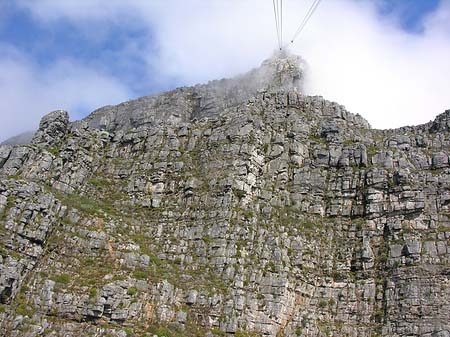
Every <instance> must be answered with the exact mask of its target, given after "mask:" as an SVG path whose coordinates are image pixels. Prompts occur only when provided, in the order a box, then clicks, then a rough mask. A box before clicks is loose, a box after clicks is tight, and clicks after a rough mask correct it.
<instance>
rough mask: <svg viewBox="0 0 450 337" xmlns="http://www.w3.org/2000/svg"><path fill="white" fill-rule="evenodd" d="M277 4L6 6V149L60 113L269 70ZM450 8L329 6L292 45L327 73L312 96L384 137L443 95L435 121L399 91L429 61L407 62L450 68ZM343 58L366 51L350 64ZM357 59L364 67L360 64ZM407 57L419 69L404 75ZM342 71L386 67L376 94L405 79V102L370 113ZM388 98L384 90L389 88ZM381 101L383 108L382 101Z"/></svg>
mask: <svg viewBox="0 0 450 337" xmlns="http://www.w3.org/2000/svg"><path fill="white" fill-rule="evenodd" d="M266 2H267V4H265V3H264V4H263V5H261V4H262V2H261V0H241V1H238V0H228V1H225V0H216V1H209V2H205V1H204V0H203V1H202V0H190V1H186V0H164V1H162V0H153V1H144V0H142V1H140V0H131V1H128V2H126V3H125V2H123V1H120V0H109V1H108V0H78V1H76V0H65V1H59V0H38V1H32V0H15V1H13V0H0V89H3V90H0V101H3V103H0V116H1V118H2V120H3V123H1V124H2V126H0V140H3V139H5V138H7V137H9V136H12V135H14V134H15V133H17V132H21V131H25V130H29V129H30V128H34V127H36V125H37V123H38V121H39V118H40V117H41V116H42V115H43V114H45V113H46V112H48V111H50V110H54V109H58V108H64V109H67V110H68V111H69V113H70V115H71V118H72V119H79V118H82V117H84V116H85V115H86V114H88V113H89V112H91V111H92V110H94V109H95V108H98V107H100V106H103V105H106V104H116V103H119V102H121V101H123V100H127V99H131V98H136V97H139V96H142V95H148V94H151V93H155V92H159V91H163V90H168V89H171V88H174V87H177V86H180V85H191V84H195V83H197V82H204V81H207V80H210V79H215V78H220V77H226V76H231V75H234V74H237V73H239V72H243V71H247V70H249V69H250V68H251V67H255V66H258V64H259V63H260V62H261V61H262V60H263V59H265V58H267V57H268V56H270V54H271V52H272V50H273V48H274V47H275V38H274V29H273V22H272V21H271V20H272V16H271V15H272V13H271V12H270V9H271V1H269V0H267V1H266ZM303 3H308V2H307V1H303V2H301V3H300V2H299V1H296V0H286V1H285V8H286V9H285V10H286V13H287V14H286V20H285V22H286V26H285V30H286V31H289V30H291V31H294V30H295V27H296V24H297V23H298V22H299V21H300V19H301V17H302V15H303V13H304V12H305V10H306V7H305V6H306V5H304V4H303ZM449 8H450V5H449V1H447V0H441V1H439V0H426V1H425V0H390V1H388V0H376V1H369V0H326V1H323V2H322V5H321V7H319V10H318V11H317V14H315V18H314V19H313V20H311V23H309V26H308V29H306V30H305V33H304V36H302V38H301V39H300V41H299V42H298V45H296V46H293V47H292V49H293V52H296V53H299V54H301V55H303V56H305V58H306V59H307V61H308V62H309V63H310V65H311V73H313V74H317V76H316V78H314V76H315V75H313V76H312V77H313V81H312V84H311V88H310V91H311V92H310V93H311V94H314V93H317V94H322V95H324V96H325V97H326V98H330V99H332V100H337V101H338V102H339V103H342V104H344V105H347V107H349V109H350V110H351V111H352V112H354V113H360V114H362V115H363V116H365V117H366V118H367V119H368V120H369V122H373V119H375V122H373V124H375V125H374V126H376V127H391V125H392V126H400V125H402V123H403V124H408V123H411V124H416V123H418V122H426V121H427V120H429V119H431V118H432V117H433V116H435V115H437V114H438V113H440V112H442V111H441V110H442V109H443V108H444V106H445V104H447V103H450V102H448V101H447V100H446V99H445V98H444V97H442V98H441V97H440V96H439V99H438V101H439V104H440V105H436V107H431V108H435V109H436V111H434V110H433V111H431V112H429V111H426V112H425V111H423V112H422V115H421V112H420V111H418V112H416V118H415V119H412V120H411V122H409V121H408V119H407V118H404V117H405V115H408V113H405V111H406V112H407V111H409V110H408V109H409V108H408V107H409V105H408V104H406V103H405V104H404V105H402V104H401V102H400V103H399V102H397V101H395V100H396V98H397V99H404V100H408V99H409V100H411V98H410V97H409V98H408V95H409V94H410V93H409V94H408V93H406V92H405V93H404V94H402V93H399V91H400V90H399V88H401V87H402V86H403V82H402V79H403V81H405V82H410V79H408V78H406V77H407V76H408V69H410V70H412V69H413V68H414V69H416V68H418V67H421V65H420V64H421V63H420V62H421V60H420V59H419V58H418V57H417V59H413V60H410V57H409V56H408V55H411V53H413V52H414V55H416V54H420V53H422V52H423V51H424V50H429V48H431V49H432V53H431V54H433V55H431V54H430V53H426V55H424V56H423V58H424V60H423V62H433V65H434V66H436V67H438V66H439V63H438V62H443V61H442V59H441V58H440V57H438V56H437V54H439V53H440V54H442V53H443V52H444V56H445V55H446V54H445V53H446V52H447V49H445V50H442V48H444V46H443V44H445V42H448V41H449V40H447V38H448V37H449V36H450V30H449V29H448V26H447V24H446V23H445V22H447V21H448V20H446V18H447V15H448V14H449V13H448V12H449ZM322 19H323V20H322ZM323 22H327V23H328V25H329V27H327V26H326V25H324V24H322V23H323ZM333 24H334V26H333ZM355 27H357V28H356V29H355ZM363 33H364V36H362V34H363ZM333 34H336V35H335V36H334V35H333ZM360 35H361V36H360ZM331 39H332V40H331ZM336 40H339V45H338V44H337V43H335V41H336ZM330 41H331V42H330ZM322 42H323V43H322ZM322 45H323V46H322ZM324 48H326V49H327V50H325V49H324ZM333 48H336V50H334V49H333ZM425 48H428V49H425ZM330 49H331V52H332V54H334V55H336V59H333V60H332V61H330V60H329V59H326V58H324V56H323V55H324V54H327V53H329V52H330ZM343 49H347V50H349V51H350V50H356V51H358V52H356V53H355V52H353V51H352V52H351V53H350V52H349V53H348V54H345V53H343V52H342V50H343ZM434 51H435V52H434ZM355 54H356V55H355ZM435 54H436V55H435ZM352 55H355V56H352ZM380 55H381V56H382V58H383V61H380V58H381V57H380ZM352 57H357V58H358V59H357V61H356V64H357V66H355V61H354V60H352V59H351V58H352ZM407 59H408V60H409V62H411V64H410V65H409V67H405V68H403V67H404V65H403V64H404V63H405V62H406V61H407ZM343 60H346V61H343ZM334 62H336V63H334ZM380 62H381V63H380ZM359 63H360V65H359ZM387 64H388V65H387ZM443 66H444V67H445V65H444V64H443ZM343 67H344V68H346V67H347V68H348V69H346V72H345V74H346V75H345V76H347V77H348V83H356V82H357V81H361V78H359V77H358V73H359V72H360V69H359V68H357V67H361V68H363V67H366V69H369V68H372V67H374V68H377V67H381V69H382V70H381V71H380V73H381V75H383V74H384V76H385V77H384V78H377V77H376V76H377V74H373V73H372V72H370V73H368V76H367V77H368V79H367V88H366V91H374V88H373V87H372V85H373V84H370V83H374V82H375V83H386V76H387V77H389V78H390V77H391V76H393V75H392V74H396V73H397V72H398V75H396V77H395V79H394V80H393V81H392V83H394V84H393V85H395V87H393V88H394V89H393V90H391V91H394V92H395V94H396V95H391V94H390V92H387V93H386V94H385V101H386V103H385V106H383V105H382V104H381V105H379V106H377V107H376V109H377V110H374V111H363V110H365V108H366V105H367V104H366V105H364V102H368V101H370V100H371V98H372V97H371V96H370V95H369V96H367V94H365V93H361V92H359V91H357V90H356V89H355V90H353V91H352V90H351V89H352V88H351V85H349V86H344V87H348V88H347V89H345V90H344V89H343V85H342V82H340V83H338V81H337V80H336V79H338V78H342V73H339V71H338V70H337V68H343ZM315 69H316V71H314V70H315ZM325 70H326V71H327V73H325ZM341 71H342V70H341ZM368 71H369V70H368ZM430 72H431V73H432V72H433V71H432V70H431V71H430ZM381 75H380V76H381ZM373 76H375V77H374V78H373V79H372V77H373ZM436 76H438V75H435V74H434V73H433V74H432V75H430V74H429V73H424V74H423V76H422V77H423V78H424V79H426V81H427V82H430V83H432V82H433V81H434V80H436ZM428 77H429V78H428ZM330 78H331V80H330ZM441 81H444V80H443V79H440V78H439V79H438V81H437V82H438V83H441ZM369 82H370V83H369ZM435 82H436V81H435ZM444 84H446V83H445V82H444ZM424 85H425V84H424ZM359 87H360V85H359ZM429 87H430V84H428V83H427V84H426V88H429ZM377 88H378V89H379V90H381V85H378V87H377ZM423 91H424V90H423V88H422V89H421V92H423ZM433 91H434V90H433ZM358 95H359V96H364V97H362V98H361V99H364V102H358V101H357V100H355V99H354V97H353V96H358ZM433 95H434V93H433ZM391 96H392V97H391ZM441 96H442V95H441ZM373 99H375V96H373ZM421 99H422V100H423V98H421ZM430 99H434V96H430ZM377 100H381V98H380V97H379V95H378V97H377ZM415 105H416V104H414V103H413V104H411V106H415ZM393 106H394V107H395V109H397V110H396V111H397V113H398V115H401V114H403V117H401V118H400V117H399V118H397V120H395V121H393V122H392V124H389V125H388V124H386V125H383V123H381V122H380V123H378V121H377V118H378V117H377V116H378V115H379V114H380V111H384V110H386V111H387V112H386V113H388V112H389V109H393ZM447 108H450V104H449V105H448V107H447ZM402 109H405V111H401V110H402ZM389 113H390V115H391V116H392V113H391V112H389ZM421 116H423V118H421ZM379 120H380V121H384V120H385V118H383V117H380V118H379Z"/></svg>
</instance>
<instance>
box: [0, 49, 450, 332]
mask: <svg viewBox="0 0 450 337" xmlns="http://www.w3.org/2000/svg"><path fill="white" fill-rule="evenodd" d="M299 61H300V60H299V59H297V58H295V57H292V56H289V57H287V56H281V57H277V58H273V59H271V60H268V61H266V62H265V63H264V64H263V66H262V68H260V69H256V70H253V71H252V72H250V73H248V74H246V75H243V76H241V77H238V78H236V79H231V80H222V81H214V82H211V83H209V84H207V85H201V86H195V87H192V88H180V89H176V90H174V91H172V92H168V93H163V94H161V95H156V96H151V97H145V98H142V99H139V100H136V101H131V102H127V103H123V104H121V105H119V106H116V107H105V108H103V109H100V110H98V111H96V112H94V113H93V114H92V115H91V116H89V117H87V118H86V119H85V120H84V121H80V122H75V123H69V120H68V115H67V113H66V112H63V111H56V112H53V113H51V114H49V115H47V116H45V117H44V118H43V120H42V121H41V125H40V128H39V130H38V132H37V133H36V135H35V137H34V139H33V142H32V144H31V145H29V146H15V147H11V146H1V147H0V169H1V181H0V217H1V218H0V242H1V243H2V246H1V247H2V248H1V251H0V253H1V257H0V302H1V307H0V322H1V323H0V331H1V334H2V335H5V336H41V335H45V336H75V335H76V336H121V337H122V336H123V337H124V336H134V335H135V336H145V335H148V336H154V335H157V336H233V335H234V336H355V337H356V336H358V337H361V336H362V337H365V336H367V337H369V336H427V337H432V336H433V337H445V336H450V323H449V317H450V264H449V263H450V248H449V244H450V242H449V240H450V222H449V217H450V176H449V171H450V169H449V152H450V151H449V149H450V148H449V134H450V132H449V131H450V130H449V127H450V111H447V112H445V113H444V114H442V115H440V116H439V117H438V118H437V119H436V120H435V121H434V122H430V123H428V124H425V125H422V126H417V127H407V128H402V129H397V130H386V131H383V130H373V129H370V127H369V125H368V123H367V122H366V121H365V120H364V119H363V118H361V117H360V116H355V115H353V114H351V113H349V112H347V111H346V110H345V109H344V107H342V106H340V105H338V104H336V103H331V102H328V101H326V100H324V99H323V98H321V97H307V96H304V95H302V94H301V78H302V72H303V70H302V67H303V66H302V65H299V63H298V62H299Z"/></svg>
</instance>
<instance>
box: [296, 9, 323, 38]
mask: <svg viewBox="0 0 450 337" xmlns="http://www.w3.org/2000/svg"><path fill="white" fill-rule="evenodd" d="M320 1H321V0H314V1H313V3H312V4H311V7H310V8H309V10H308V12H307V13H306V15H305V17H304V18H303V21H302V23H301V24H300V26H299V27H298V29H297V31H296V32H295V34H294V37H293V38H292V40H291V43H294V40H295V39H296V38H297V36H298V35H299V34H300V33H301V32H302V31H303V29H304V28H305V26H306V24H307V23H308V21H309V20H310V19H311V17H312V16H313V14H314V12H315V11H316V9H317V7H318V6H319V4H320Z"/></svg>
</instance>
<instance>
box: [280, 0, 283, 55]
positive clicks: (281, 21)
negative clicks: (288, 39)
mask: <svg viewBox="0 0 450 337" xmlns="http://www.w3.org/2000/svg"><path fill="white" fill-rule="evenodd" d="M280 3H281V4H280V7H281V15H280V31H281V34H280V35H281V39H280V40H281V42H280V49H281V48H283V0H280Z"/></svg>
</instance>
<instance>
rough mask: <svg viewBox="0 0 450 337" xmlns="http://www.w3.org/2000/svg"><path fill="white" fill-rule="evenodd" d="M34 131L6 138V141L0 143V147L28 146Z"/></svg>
mask: <svg viewBox="0 0 450 337" xmlns="http://www.w3.org/2000/svg"><path fill="white" fill-rule="evenodd" d="M34 133H35V131H27V132H23V133H21V134H18V135H17V136H14V137H11V138H8V139H7V140H5V141H3V142H2V143H0V145H25V144H30V143H31V140H32V139H33V136H34Z"/></svg>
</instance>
